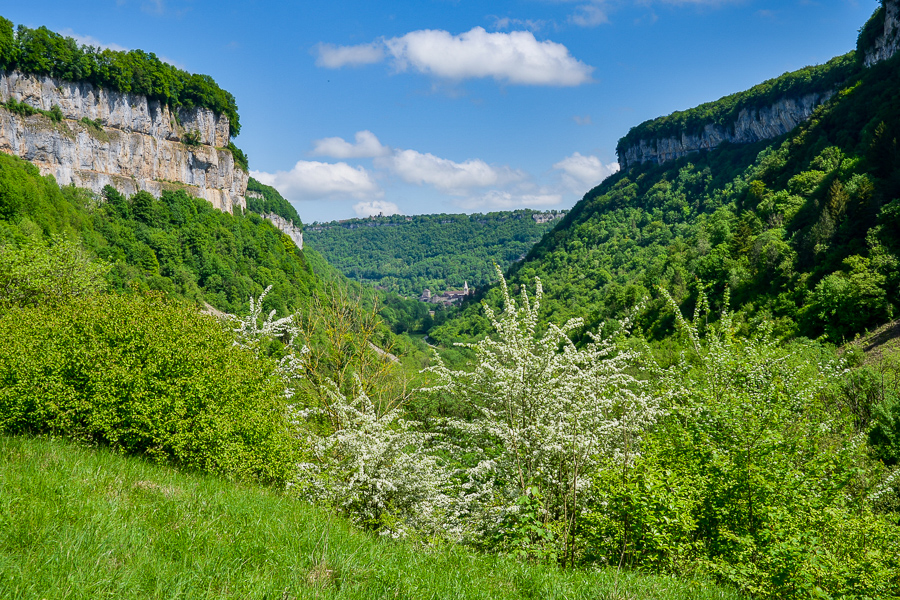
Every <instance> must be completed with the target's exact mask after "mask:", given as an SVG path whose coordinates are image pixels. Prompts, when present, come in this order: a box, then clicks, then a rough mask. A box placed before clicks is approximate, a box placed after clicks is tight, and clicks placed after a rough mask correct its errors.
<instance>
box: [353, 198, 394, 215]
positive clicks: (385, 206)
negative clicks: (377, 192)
mask: <svg viewBox="0 0 900 600" xmlns="http://www.w3.org/2000/svg"><path fill="white" fill-rule="evenodd" d="M353 210H354V211H355V212H356V216H357V217H371V216H372V215H379V214H380V215H384V216H385V217H389V216H391V215H399V214H403V213H401V212H400V208H399V207H398V206H397V205H396V204H394V203H393V202H387V201H385V200H370V201H368V202H358V203H356V204H354V205H353Z"/></svg>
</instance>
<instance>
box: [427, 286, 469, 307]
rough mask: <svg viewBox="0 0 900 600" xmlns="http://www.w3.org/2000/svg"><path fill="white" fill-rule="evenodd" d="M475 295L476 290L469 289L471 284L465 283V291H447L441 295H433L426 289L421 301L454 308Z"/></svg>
mask: <svg viewBox="0 0 900 600" xmlns="http://www.w3.org/2000/svg"><path fill="white" fill-rule="evenodd" d="M474 293H475V290H474V289H469V282H468V281H467V282H465V285H464V286H463V289H461V290H447V291H446V292H443V293H441V294H432V293H431V290H429V289H428V288H425V291H424V292H422V295H421V296H419V300H420V301H422V302H430V303H431V304H443V305H444V306H452V305H454V304H460V303H462V301H463V300H465V299H466V298H468V297H469V296H472V295H473V294H474Z"/></svg>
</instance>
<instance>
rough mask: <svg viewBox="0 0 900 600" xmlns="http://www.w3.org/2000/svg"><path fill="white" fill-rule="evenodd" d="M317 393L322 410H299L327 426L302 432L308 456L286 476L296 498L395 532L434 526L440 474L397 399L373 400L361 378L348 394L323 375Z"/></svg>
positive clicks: (424, 437)
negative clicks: (383, 403) (389, 402)
mask: <svg viewBox="0 0 900 600" xmlns="http://www.w3.org/2000/svg"><path fill="white" fill-rule="evenodd" d="M324 392H325V395H327V397H328V400H327V403H326V406H327V411H326V410H325V409H324V408H320V409H318V410H316V409H313V410H305V411H301V413H300V414H301V415H302V417H303V418H305V419H310V418H311V417H313V418H314V417H316V416H323V417H324V418H326V419H328V421H329V422H330V424H331V427H330V428H327V429H326V430H325V433H318V432H317V431H316V429H315V428H309V429H307V431H306V436H305V437H306V439H305V442H306V443H307V444H309V446H310V450H311V459H312V461H311V462H306V463H302V464H301V465H300V468H299V472H298V474H297V476H296V477H295V479H294V481H293V482H292V484H293V487H294V490H295V493H296V494H297V495H298V497H300V498H302V499H304V500H307V501H312V502H324V503H326V504H328V505H330V506H334V507H336V508H337V509H338V510H340V511H341V512H342V513H343V514H345V515H348V516H349V517H351V518H352V519H353V520H354V522H356V523H357V524H359V525H361V526H363V527H366V528H368V529H372V530H376V531H382V532H385V533H390V534H391V535H393V536H395V537H399V536H403V535H408V534H409V533H413V532H414V531H415V529H419V530H422V529H426V528H433V527H434V526H435V524H436V520H437V517H438V516H443V515H435V514H434V513H435V512H436V508H437V507H436V506H435V500H436V499H437V498H439V497H440V489H441V488H442V487H443V484H444V475H445V473H444V471H443V470H442V469H441V468H440V467H439V464H438V462H437V459H436V458H435V457H434V456H433V455H432V454H430V453H428V452H426V444H427V442H428V440H429V438H430V436H429V435H428V434H425V433H422V432H419V431H416V429H415V428H414V426H413V424H412V423H410V422H409V421H407V420H405V419H404V418H403V408H402V406H393V407H389V408H388V409H387V410H385V409H384V408H383V407H378V406H376V405H375V404H374V403H373V402H372V400H371V399H369V397H368V396H367V395H366V393H365V391H363V389H362V385H357V389H356V396H355V397H354V398H353V399H347V398H346V397H345V396H344V395H343V393H341V392H340V390H338V389H337V387H336V386H335V385H334V384H333V383H332V382H330V381H329V382H327V383H326V384H325V388H324ZM379 408H380V409H379Z"/></svg>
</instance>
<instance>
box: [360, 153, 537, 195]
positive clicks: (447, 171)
mask: <svg viewBox="0 0 900 600" xmlns="http://www.w3.org/2000/svg"><path fill="white" fill-rule="evenodd" d="M375 164H376V166H380V167H384V168H388V169H390V170H391V171H393V172H394V173H395V174H397V175H398V176H399V177H400V178H401V179H403V180H404V181H406V182H407V183H415V184H419V185H422V184H425V185H430V186H433V187H435V188H437V189H438V190H441V191H443V192H448V193H451V194H463V193H465V191H466V190H470V189H472V188H479V187H489V186H494V185H504V184H507V183H511V182H514V181H518V180H521V179H523V178H524V177H525V174H524V173H522V172H521V171H516V170H513V169H510V168H509V167H495V166H492V165H489V164H487V163H486V162H484V161H483V160H481V159H470V160H467V161H464V162H454V161H452V160H449V159H446V158H440V157H438V156H435V155H434V154H430V153H424V154H423V153H421V152H417V151H415V150H396V151H394V153H393V154H392V155H391V156H388V157H384V158H381V159H378V160H377V161H376V163H375Z"/></svg>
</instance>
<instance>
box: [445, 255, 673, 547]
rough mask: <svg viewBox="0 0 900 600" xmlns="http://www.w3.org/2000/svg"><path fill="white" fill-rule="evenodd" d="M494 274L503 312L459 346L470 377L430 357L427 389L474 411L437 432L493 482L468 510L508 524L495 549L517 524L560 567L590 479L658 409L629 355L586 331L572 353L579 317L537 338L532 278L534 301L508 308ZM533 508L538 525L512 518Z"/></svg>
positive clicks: (621, 455)
mask: <svg viewBox="0 0 900 600" xmlns="http://www.w3.org/2000/svg"><path fill="white" fill-rule="evenodd" d="M497 273H498V275H499V276H500V288H501V290H502V294H503V305H504V308H503V311H502V313H501V314H499V315H497V314H496V313H495V312H494V311H493V310H492V309H491V308H490V307H488V306H485V312H486V313H487V317H488V319H489V320H490V322H491V325H492V326H493V329H494V331H495V335H494V336H492V337H488V338H485V339H483V340H481V341H480V342H478V343H474V344H467V346H468V347H469V348H471V349H472V350H473V351H474V353H475V359H474V365H473V367H472V369H471V370H468V371H462V370H458V371H453V370H450V369H448V368H447V367H446V366H445V365H444V364H443V363H442V362H441V361H440V359H439V358H438V360H437V364H436V365H435V366H434V367H431V368H430V371H431V372H432V373H433V374H434V375H435V376H436V377H437V378H438V382H439V383H438V384H437V385H436V386H434V387H433V388H432V389H434V390H441V391H443V392H445V393H448V394H451V395H454V396H457V397H461V398H463V399H464V400H465V401H466V402H468V403H469V404H471V406H472V407H474V408H475V409H476V414H477V417H476V418H475V419H473V420H470V421H462V420H455V421H454V420H451V421H448V423H447V424H446V426H447V429H448V432H449V433H450V435H451V439H455V440H462V441H463V442H459V441H458V442H457V446H456V451H457V456H458V457H459V462H460V464H461V465H469V466H470V467H471V468H473V469H475V470H477V471H480V472H483V471H484V470H485V469H489V470H490V472H491V474H492V479H493V481H491V482H490V484H491V485H490V486H489V487H487V488H486V487H485V486H483V485H482V486H481V490H482V491H484V490H485V489H488V490H489V491H490V493H491V498H490V500H489V501H488V502H484V499H483V498H482V497H480V496H482V494H478V493H476V494H475V496H474V497H476V498H478V500H479V505H478V506H473V507H471V508H470V510H471V511H473V512H476V513H477V512H482V515H481V518H482V519H483V522H484V523H493V524H494V526H496V524H497V523H498V522H500V523H506V524H507V526H504V527H503V528H502V529H503V531H500V532H495V535H494V538H495V539H496V540H498V541H499V542H501V545H502V542H503V541H504V540H506V538H507V534H508V532H509V529H510V526H512V529H515V528H516V527H517V525H516V524H517V523H518V524H521V526H522V529H523V530H524V531H525V532H526V534H527V535H526V536H525V537H526V538H527V540H530V542H531V543H532V545H533V546H534V549H535V551H539V552H538V553H542V554H546V553H547V549H546V548H545V546H546V545H547V541H548V540H556V541H555V542H554V543H555V544H556V545H557V546H558V548H557V549H556V550H555V551H558V552H559V558H560V560H561V561H562V562H563V564H565V563H566V562H567V561H571V560H572V557H573V555H574V551H575V544H574V540H573V535H574V526H575V521H576V517H577V515H578V514H579V512H580V511H581V508H582V505H583V502H584V499H585V496H586V495H587V494H589V493H590V492H589V491H590V481H591V477H592V476H594V475H595V474H596V472H597V471H598V470H600V469H602V468H604V466H606V465H609V464H618V463H622V462H625V461H629V460H631V459H633V457H634V456H635V454H636V453H637V451H638V446H639V440H640V437H641V434H642V432H643V431H644V430H645V429H646V427H647V426H648V425H650V424H651V423H652V422H653V421H654V420H655V418H656V416H657V414H658V407H657V402H656V400H655V399H654V398H653V397H652V396H650V395H648V394H647V393H645V391H644V389H645V386H644V384H643V383H642V382H640V381H638V380H637V379H636V378H634V377H633V376H632V375H630V374H629V372H628V368H629V366H630V365H631V364H632V362H633V361H634V360H635V358H636V356H635V355H634V354H633V353H631V352H627V351H623V350H621V349H620V348H618V347H617V346H616V344H615V343H614V340H612V339H610V338H604V337H602V336H601V335H599V334H593V333H589V334H588V335H589V338H590V341H589V342H588V343H587V344H585V345H584V346H583V347H578V346H576V345H575V344H574V343H573V342H572V340H571V339H570V333H571V332H572V331H573V330H575V329H578V328H579V327H581V326H582V325H583V322H582V321H581V320H580V319H571V320H569V321H568V322H567V323H566V324H565V325H563V326H562V327H557V326H556V325H553V324H550V325H548V326H547V328H546V330H543V331H542V330H541V329H542V328H541V324H540V321H539V311H540V302H541V296H542V293H543V291H542V288H541V282H540V280H539V279H537V280H536V291H535V295H534V298H530V297H529V295H528V293H527V290H526V289H525V288H524V287H523V289H522V292H521V300H520V304H517V303H516V301H515V300H514V299H513V298H512V296H511V295H510V292H509V289H508V288H507V285H506V281H505V280H504V279H503V276H502V273H500V271H499V269H498V270H497ZM623 325H625V326H626V328H627V323H623ZM465 470H466V469H462V471H461V472H460V473H458V474H457V480H458V481H461V482H463V483H465V484H466V485H468V486H470V489H469V490H468V491H469V492H470V493H471V486H472V484H473V482H474V481H476V479H473V478H472V477H471V476H469V475H468V474H467V473H465ZM481 479H482V480H483V476H482V477H481ZM476 487H477V486H476ZM523 499H527V500H523ZM535 502H537V504H538V505H539V509H538V511H539V513H540V519H539V521H540V525H539V526H538V524H537V521H535V519H534V518H533V517H532V516H529V517H528V519H526V520H522V519H517V517H516V515H523V514H524V513H523V512H522V507H523V506H527V507H529V508H531V507H533V506H534V504H535ZM485 511H486V513H485ZM527 540H523V539H521V536H519V541H517V542H516V543H515V544H516V545H517V546H519V547H520V549H521V548H522V544H523V542H526V541H527ZM525 546H526V547H527V546H528V543H525ZM526 552H527V548H526Z"/></svg>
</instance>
